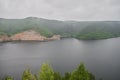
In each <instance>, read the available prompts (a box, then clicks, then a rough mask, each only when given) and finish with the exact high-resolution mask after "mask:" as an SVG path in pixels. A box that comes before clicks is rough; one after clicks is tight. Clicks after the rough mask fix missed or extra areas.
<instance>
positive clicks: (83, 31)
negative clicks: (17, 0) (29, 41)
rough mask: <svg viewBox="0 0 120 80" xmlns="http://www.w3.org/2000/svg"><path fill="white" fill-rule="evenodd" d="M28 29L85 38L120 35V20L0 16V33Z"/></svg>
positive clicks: (9, 34)
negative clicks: (69, 19)
mask: <svg viewBox="0 0 120 80" xmlns="http://www.w3.org/2000/svg"><path fill="white" fill-rule="evenodd" d="M28 29H34V30H36V31H38V32H40V34H41V35H44V36H47V37H51V36H52V35H53V34H60V35H61V36H62V37H75V38H78V39H85V40H89V39H92V40H93V39H106V38H113V37H120V21H58V20H48V19H43V18H37V17H27V18H24V19H3V18H0V35H4V34H6V35H8V36H11V35H13V34H16V33H19V32H22V31H25V30H28Z"/></svg>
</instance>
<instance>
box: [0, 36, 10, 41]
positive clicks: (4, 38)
mask: <svg viewBox="0 0 120 80" xmlns="http://www.w3.org/2000/svg"><path fill="white" fill-rule="evenodd" d="M9 40H10V38H9V37H8V36H7V35H4V36H0V42H3V41H9Z"/></svg>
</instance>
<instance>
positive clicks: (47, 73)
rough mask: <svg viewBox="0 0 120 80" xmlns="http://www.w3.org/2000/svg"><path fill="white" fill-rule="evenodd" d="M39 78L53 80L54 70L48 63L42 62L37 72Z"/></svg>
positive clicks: (40, 79)
mask: <svg viewBox="0 0 120 80" xmlns="http://www.w3.org/2000/svg"><path fill="white" fill-rule="evenodd" d="M38 77H39V80H54V72H53V69H52V67H51V66H50V65H49V64H46V63H44V64H42V67H41V69H40V72H39V76H38Z"/></svg>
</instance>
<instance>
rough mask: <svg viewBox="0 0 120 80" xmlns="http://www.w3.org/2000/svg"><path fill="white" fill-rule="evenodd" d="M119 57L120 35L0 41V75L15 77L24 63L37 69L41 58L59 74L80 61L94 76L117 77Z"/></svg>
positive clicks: (117, 79)
mask: <svg viewBox="0 0 120 80" xmlns="http://www.w3.org/2000/svg"><path fill="white" fill-rule="evenodd" d="M119 61H120V38H113V39H106V40H93V41H92V40H91V41H81V40H77V39H74V38H68V39H62V40H57V41H50V42H8V43H0V76H3V75H5V74H8V75H13V76H14V77H15V79H16V80H18V79H19V78H20V77H21V74H22V72H23V70H24V69H26V68H27V67H29V68H31V69H32V72H33V73H38V72H39V71H38V70H39V69H40V65H41V64H42V63H43V62H48V63H50V64H52V66H53V68H54V70H55V71H59V72H61V74H63V73H64V72H71V71H72V70H74V69H75V68H76V67H77V65H78V64H79V63H80V62H84V63H85V65H86V68H87V69H88V70H89V71H90V72H92V73H93V74H94V75H95V76H96V78H97V79H99V78H103V80H120V62H119Z"/></svg>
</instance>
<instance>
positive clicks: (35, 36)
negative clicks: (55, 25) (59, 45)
mask: <svg viewBox="0 0 120 80" xmlns="http://www.w3.org/2000/svg"><path fill="white" fill-rule="evenodd" d="M59 39H60V35H54V36H53V37H51V38H47V37H45V36H42V35H40V34H39V33H38V32H36V31H33V30H27V31H24V32H21V33H18V34H15V35H13V36H11V37H8V36H1V37H0V41H50V40H59Z"/></svg>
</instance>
